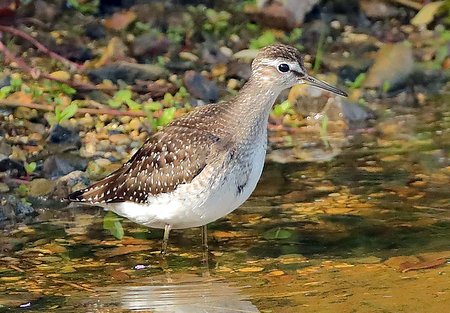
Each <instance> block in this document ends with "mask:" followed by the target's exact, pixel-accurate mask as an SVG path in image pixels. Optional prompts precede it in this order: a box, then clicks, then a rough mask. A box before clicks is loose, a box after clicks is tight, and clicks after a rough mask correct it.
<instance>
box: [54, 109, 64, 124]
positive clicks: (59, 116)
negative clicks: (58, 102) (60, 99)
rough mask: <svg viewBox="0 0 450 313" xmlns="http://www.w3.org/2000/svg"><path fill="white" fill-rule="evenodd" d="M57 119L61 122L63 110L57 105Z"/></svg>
mask: <svg viewBox="0 0 450 313" xmlns="http://www.w3.org/2000/svg"><path fill="white" fill-rule="evenodd" d="M55 119H56V122H57V123H59V122H61V120H62V112H61V109H60V108H59V106H57V107H55Z"/></svg>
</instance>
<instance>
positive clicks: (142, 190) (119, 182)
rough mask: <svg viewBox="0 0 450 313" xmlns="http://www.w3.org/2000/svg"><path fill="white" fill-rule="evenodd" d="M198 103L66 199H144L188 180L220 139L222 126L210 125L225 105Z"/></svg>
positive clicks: (196, 173)
mask: <svg viewBox="0 0 450 313" xmlns="http://www.w3.org/2000/svg"><path fill="white" fill-rule="evenodd" d="M214 106H217V105H211V106H210V107H207V106H205V107H200V108H199V109H197V110H195V111H193V112H191V113H190V114H187V115H185V116H183V117H182V118H180V119H178V120H175V121H174V122H172V123H171V124H170V125H169V126H167V127H166V128H165V129H164V130H163V131H160V132H157V133H155V134H154V135H153V136H151V137H150V138H149V139H148V140H147V141H146V142H145V143H144V145H143V146H142V147H141V148H140V149H139V150H138V151H137V152H136V153H135V154H134V155H133V157H132V158H131V159H130V160H129V161H128V162H127V163H125V164H124V165H123V166H122V167H121V168H120V169H118V170H117V171H115V172H114V173H112V174H110V175H109V176H107V177H106V178H104V179H103V180H101V181H99V182H97V183H95V184H93V185H92V186H90V187H88V188H86V189H83V190H80V191H77V192H74V193H73V194H71V195H70V196H69V200H70V201H80V202H89V203H94V204H99V203H114V202H123V201H131V202H136V203H145V202H146V200H147V197H148V196H149V195H157V194H160V193H165V192H170V191H173V190H174V189H175V188H176V187H177V186H178V185H179V184H185V183H189V182H190V181H192V179H193V178H194V177H196V176H197V175H198V174H199V173H200V172H201V171H202V169H203V168H204V167H205V166H206V164H207V163H208V161H209V159H208V158H209V156H210V155H211V152H212V151H213V150H212V149H211V148H212V147H213V145H214V144H215V143H216V142H218V141H219V139H222V141H223V140H224V138H226V136H227V132H226V131H224V130H223V129H222V128H216V129H210V128H209V127H208V126H211V124H213V123H214V122H216V123H217V122H220V121H222V118H221V116H220V115H222V114H224V113H225V112H226V111H227V110H226V107H214Z"/></svg>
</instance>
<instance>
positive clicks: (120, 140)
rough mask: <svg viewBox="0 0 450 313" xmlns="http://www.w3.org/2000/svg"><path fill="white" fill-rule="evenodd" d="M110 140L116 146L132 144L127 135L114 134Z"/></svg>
mask: <svg viewBox="0 0 450 313" xmlns="http://www.w3.org/2000/svg"><path fill="white" fill-rule="evenodd" d="M109 140H110V141H111V142H112V143H113V144H116V145H126V144H128V143H129V142H130V138H128V136H127V135H125V134H114V135H111V136H109Z"/></svg>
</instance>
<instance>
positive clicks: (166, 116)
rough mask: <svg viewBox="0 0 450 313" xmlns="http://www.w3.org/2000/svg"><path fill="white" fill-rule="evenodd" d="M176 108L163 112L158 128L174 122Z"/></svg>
mask: <svg viewBox="0 0 450 313" xmlns="http://www.w3.org/2000/svg"><path fill="white" fill-rule="evenodd" d="M175 112H176V108H167V109H165V110H164V111H163V113H162V115H161V117H160V118H159V119H158V124H159V125H158V126H164V125H167V124H169V123H170V122H172V121H173V119H174V117H175Z"/></svg>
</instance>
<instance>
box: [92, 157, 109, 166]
mask: <svg viewBox="0 0 450 313" xmlns="http://www.w3.org/2000/svg"><path fill="white" fill-rule="evenodd" d="M95 163H97V165H98V166H100V167H102V168H105V167H107V166H109V165H111V161H110V160H108V159H104V158H100V159H97V160H95Z"/></svg>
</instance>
